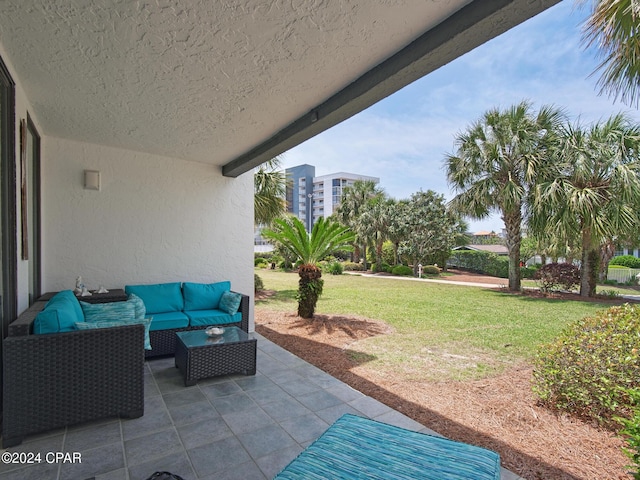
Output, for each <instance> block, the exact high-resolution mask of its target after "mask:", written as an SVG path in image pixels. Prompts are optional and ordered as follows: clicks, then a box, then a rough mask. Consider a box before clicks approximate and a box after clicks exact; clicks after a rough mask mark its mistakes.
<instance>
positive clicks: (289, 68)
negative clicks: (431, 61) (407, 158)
mask: <svg viewBox="0 0 640 480" xmlns="http://www.w3.org/2000/svg"><path fill="white" fill-rule="evenodd" d="M482 1H483V2H487V0H482ZM493 1H494V0H491V2H487V3H492V2H493ZM556 1H557V0H556ZM469 3H470V1H469V0H384V1H382V0H379V1H364V0H342V1H340V0H288V1H278V0H272V1H265V0H243V1H230V0H229V1H214V0H186V1H181V2H178V1H177V0H175V1H172V0H148V1H147V0H138V1H132V0H92V1H87V0H2V1H0V43H1V44H2V46H3V48H4V50H5V52H6V55H7V56H8V57H9V61H10V62H11V64H12V65H13V66H14V68H15V70H16V72H17V75H18V79H19V82H20V84H21V87H22V88H23V89H24V90H25V92H26V94H27V97H28V99H29V101H30V103H31V105H32V108H33V110H34V112H32V113H33V114H34V116H35V117H36V118H37V120H38V122H39V128H40V129H41V133H43V134H45V135H51V136H56V137H62V138H68V139H74V140H79V141H84V142H91V143H97V144H102V145H110V146H117V147H122V148H127V149H132V150H140V151H145V152H151V153H157V154H161V155H168V156H173V157H178V158H184V159H188V160H194V161H198V162H204V163H210V164H213V165H219V166H222V165H225V164H227V163H228V162H230V161H232V160H234V159H236V158H237V157H239V156H241V155H243V154H246V152H248V151H250V150H251V149H252V148H254V147H256V146H258V145H260V144H262V143H263V142H265V141H267V140H269V139H270V138H271V137H273V135H274V134H276V133H277V132H279V131H281V130H282V129H284V128H285V127H287V126H288V125H290V124H291V123H292V122H295V121H296V120H297V119H299V118H300V117H301V116H303V115H305V114H307V113H308V112H309V111H311V110H312V109H314V108H315V107H316V106H318V105H320V104H322V103H323V102H326V101H327V99H330V98H331V97H332V96H333V95H335V94H336V92H339V91H341V90H342V89H344V88H345V87H346V86H348V85H349V84H351V83H352V82H354V81H355V80H357V79H358V78H359V77H361V76H362V75H363V74H365V73H366V72H367V71H369V70H370V69H372V68H373V67H375V66H376V65H378V64H380V63H381V62H383V61H384V60H385V59H387V58H388V57H390V56H392V55H393V54H395V53H396V52H398V51H400V50H401V49H402V48H403V47H405V46H406V45H407V44H409V43H410V42H412V41H413V40H415V39H416V38H418V37H420V36H421V35H423V34H424V33H425V32H427V31H429V30H430V29H431V28H433V27H434V26H436V25H438V24H439V23H440V22H442V21H443V20H444V19H446V18H447V17H450V16H451V15H452V14H454V13H455V12H456V11H459V10H460V9H461V8H462V7H464V6H465V5H467V4H469ZM477 3H480V2H477ZM497 3H506V4H509V3H514V4H515V3H521V4H527V5H531V4H534V5H535V6H534V7H533V10H537V11H540V10H542V9H543V8H544V7H543V4H546V6H549V4H552V3H555V1H554V0H540V1H534V0H515V1H513V2H509V1H503V2H497ZM529 10H531V8H530V7H529ZM536 13H537V12H536ZM516 16H517V15H516ZM522 16H523V18H522V19H524V18H525V17H526V18H528V17H529V16H531V13H530V12H529V11H528V12H525V13H523V14H522ZM522 19H520V20H517V19H516V20H512V21H515V22H517V21H522ZM458 54H459V53H458ZM437 66H439V65H437ZM437 66H436V67H435V68H437ZM433 68H434V67H431V69H433ZM384 95H388V93H384V94H381V95H380V97H383V96H384ZM369 103H370V102H369ZM354 108H355V109H358V107H357V106H356V107H354ZM339 120H340V119H337V120H336V121H333V123H336V122H337V121H339ZM330 123H331V122H330ZM329 126H330V124H323V125H322V127H321V128H328V127H329ZM316 133H317V132H316ZM308 136H310V135H307V137H308Z"/></svg>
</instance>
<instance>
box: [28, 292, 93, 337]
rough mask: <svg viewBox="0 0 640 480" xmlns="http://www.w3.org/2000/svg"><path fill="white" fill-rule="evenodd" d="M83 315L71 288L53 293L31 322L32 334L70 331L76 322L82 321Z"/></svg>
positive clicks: (73, 328) (74, 328)
mask: <svg viewBox="0 0 640 480" xmlns="http://www.w3.org/2000/svg"><path fill="white" fill-rule="evenodd" d="M83 321H84V315H83V313H82V308H81V307H80V304H79V303H78V299H77V298H76V296H75V295H74V294H73V292H72V291H71V290H63V291H62V292H59V293H57V294H55V295H54V296H53V297H52V298H51V300H49V301H48V302H47V304H46V305H45V307H44V309H42V310H41V311H40V312H39V313H38V315H36V318H35V320H34V322H33V333H34V334H46V333H58V332H71V331H74V330H76V325H75V324H76V322H83Z"/></svg>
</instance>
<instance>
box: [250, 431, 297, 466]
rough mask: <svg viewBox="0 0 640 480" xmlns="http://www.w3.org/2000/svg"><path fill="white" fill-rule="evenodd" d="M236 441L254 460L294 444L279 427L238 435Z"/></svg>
mask: <svg viewBox="0 0 640 480" xmlns="http://www.w3.org/2000/svg"><path fill="white" fill-rule="evenodd" d="M238 440H240V443H242V445H243V446H244V448H245V450H246V451H247V452H249V455H251V457H253V458H254V459H258V458H261V457H264V456H266V455H268V454H270V453H273V452H275V451H277V450H282V449H283V448H288V447H293V446H295V444H296V442H295V441H294V440H293V438H291V436H290V435H289V434H288V433H287V432H286V431H285V430H284V429H283V428H282V427H280V426H279V425H275V424H273V425H269V426H267V427H264V428H260V429H258V430H254V431H252V432H247V433H243V434H240V435H238Z"/></svg>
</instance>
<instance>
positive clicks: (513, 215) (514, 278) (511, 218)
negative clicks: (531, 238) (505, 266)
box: [503, 205, 522, 292]
mask: <svg viewBox="0 0 640 480" xmlns="http://www.w3.org/2000/svg"><path fill="white" fill-rule="evenodd" d="M503 220H504V226H505V230H506V231H507V241H506V244H507V250H508V252H509V290H511V291H512V292H519V291H520V243H521V241H522V231H521V225H522V214H521V213H520V206H519V205H518V207H517V208H514V210H513V211H512V212H509V213H504V214H503Z"/></svg>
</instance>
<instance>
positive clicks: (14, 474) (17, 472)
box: [2, 463, 60, 480]
mask: <svg viewBox="0 0 640 480" xmlns="http://www.w3.org/2000/svg"><path fill="white" fill-rule="evenodd" d="M59 469H60V465H57V464H55V463H51V464H49V463H41V464H37V465H31V466H28V467H23V468H19V469H13V470H10V471H8V472H4V473H3V474H2V480H42V479H45V478H47V479H48V478H58V471H59Z"/></svg>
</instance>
